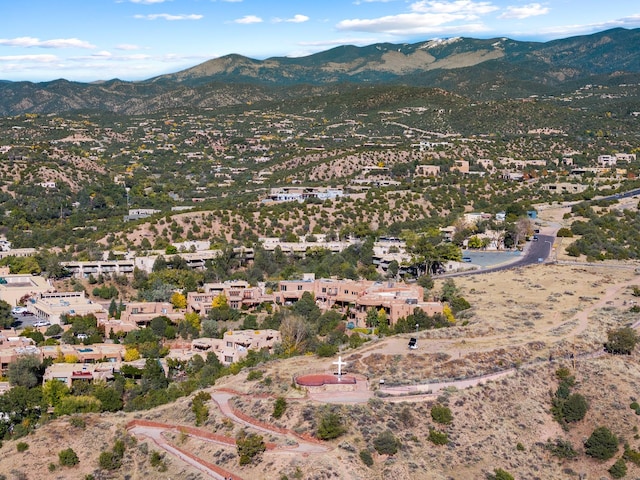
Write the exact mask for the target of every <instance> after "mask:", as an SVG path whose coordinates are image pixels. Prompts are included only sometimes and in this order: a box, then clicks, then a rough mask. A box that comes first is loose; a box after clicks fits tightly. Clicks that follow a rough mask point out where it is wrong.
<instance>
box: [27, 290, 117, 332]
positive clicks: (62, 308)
mask: <svg viewBox="0 0 640 480" xmlns="http://www.w3.org/2000/svg"><path fill="white" fill-rule="evenodd" d="M27 311H29V312H31V313H32V314H34V315H35V316H36V317H38V318H39V319H40V320H44V321H47V322H49V323H51V324H52V325H53V324H57V325H60V324H61V323H62V320H61V318H62V316H63V315H89V314H93V315H95V316H96V318H97V319H98V321H101V320H106V319H107V316H108V312H107V311H106V310H105V309H104V308H103V307H102V305H100V304H99V303H94V302H92V301H91V300H90V299H89V298H87V296H86V295H85V293H84V292H55V293H40V294H38V295H36V296H35V297H33V298H31V300H30V301H28V302H27Z"/></svg>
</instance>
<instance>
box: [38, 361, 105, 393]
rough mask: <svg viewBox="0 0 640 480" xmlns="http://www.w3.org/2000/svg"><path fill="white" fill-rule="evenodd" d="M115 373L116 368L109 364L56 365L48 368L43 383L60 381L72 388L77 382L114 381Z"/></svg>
mask: <svg viewBox="0 0 640 480" xmlns="http://www.w3.org/2000/svg"><path fill="white" fill-rule="evenodd" d="M113 373H114V367H113V365H110V364H108V363H89V364H88V363H54V364H52V365H50V366H48V367H47V369H46V370H45V372H44V377H43V379H42V381H43V383H44V382H47V381H48V380H58V381H60V382H62V383H64V384H65V385H66V386H67V387H69V388H71V387H72V386H73V382H74V381H77V380H82V381H85V382H87V381H88V382H92V381H94V380H104V381H107V380H113Z"/></svg>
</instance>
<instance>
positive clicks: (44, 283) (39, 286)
mask: <svg viewBox="0 0 640 480" xmlns="http://www.w3.org/2000/svg"><path fill="white" fill-rule="evenodd" d="M53 290H54V288H53V285H51V283H49V281H48V280H47V279H46V278H44V277H39V276H37V275H30V274H18V275H10V274H9V268H8V267H7V268H2V269H0V300H4V301H5V302H7V303H8V304H9V305H11V306H12V307H15V306H16V305H18V304H19V303H20V299H21V298H23V297H25V296H31V297H34V296H36V295H37V294H39V293H46V292H52V291H53Z"/></svg>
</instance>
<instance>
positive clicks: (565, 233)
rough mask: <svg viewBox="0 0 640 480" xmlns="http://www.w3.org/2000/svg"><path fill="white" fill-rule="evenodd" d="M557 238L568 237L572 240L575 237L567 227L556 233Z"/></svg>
mask: <svg viewBox="0 0 640 480" xmlns="http://www.w3.org/2000/svg"><path fill="white" fill-rule="evenodd" d="M556 237H568V238H571V237H573V232H572V231H571V230H570V229H569V228H567V227H562V228H561V229H559V230H558V232H557V233H556Z"/></svg>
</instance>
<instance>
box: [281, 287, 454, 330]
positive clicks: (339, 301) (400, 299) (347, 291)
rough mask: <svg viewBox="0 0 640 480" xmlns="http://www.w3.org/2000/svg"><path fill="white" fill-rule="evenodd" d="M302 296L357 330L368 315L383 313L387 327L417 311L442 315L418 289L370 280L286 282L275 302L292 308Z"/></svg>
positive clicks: (422, 290) (440, 304) (421, 290)
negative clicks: (309, 296) (307, 295)
mask: <svg viewBox="0 0 640 480" xmlns="http://www.w3.org/2000/svg"><path fill="white" fill-rule="evenodd" d="M305 292H309V293H311V294H312V295H313V298H314V299H315V301H316V304H317V305H318V306H319V307H320V308H321V309H322V310H329V309H336V310H337V311H339V312H341V313H343V314H345V315H347V316H348V319H349V320H350V321H352V322H353V323H354V325H356V326H364V322H365V319H366V315H367V311H368V310H369V309H371V308H375V309H376V310H380V309H384V310H385V312H386V314H387V319H388V322H389V324H390V325H394V324H395V323H396V322H397V321H398V319H400V318H403V317H406V316H408V315H411V314H413V311H414V310H415V309H416V308H420V309H421V310H423V311H424V312H425V313H427V315H434V314H436V313H442V311H443V305H442V303H440V302H424V301H423V297H424V289H423V288H422V287H420V286H419V285H408V284H405V283H394V282H388V283H383V282H373V281H369V280H360V281H355V280H338V279H331V278H322V279H317V280H316V279H311V278H307V279H304V280H286V281H282V282H280V284H279V288H278V292H277V293H276V294H275V295H276V302H278V303H284V304H291V303H295V302H296V301H298V300H299V299H300V298H302V295H304V293H305Z"/></svg>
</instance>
